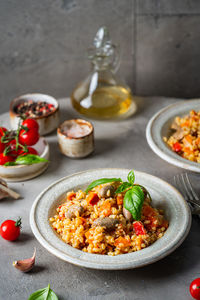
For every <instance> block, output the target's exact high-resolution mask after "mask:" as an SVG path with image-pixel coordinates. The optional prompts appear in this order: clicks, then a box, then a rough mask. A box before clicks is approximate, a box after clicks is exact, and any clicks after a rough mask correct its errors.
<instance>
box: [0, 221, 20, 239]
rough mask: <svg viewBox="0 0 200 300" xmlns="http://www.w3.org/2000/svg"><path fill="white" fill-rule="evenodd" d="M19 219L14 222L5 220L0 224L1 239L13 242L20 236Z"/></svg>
mask: <svg viewBox="0 0 200 300" xmlns="http://www.w3.org/2000/svg"><path fill="white" fill-rule="evenodd" d="M21 224H22V222H21V218H19V219H18V220H17V221H16V222H15V221H13V220H6V221H4V222H3V223H2V224H1V227H0V234H1V236H2V238H4V239H5V240H7V241H15V240H16V239H17V238H18V237H19V235H20V228H21Z"/></svg>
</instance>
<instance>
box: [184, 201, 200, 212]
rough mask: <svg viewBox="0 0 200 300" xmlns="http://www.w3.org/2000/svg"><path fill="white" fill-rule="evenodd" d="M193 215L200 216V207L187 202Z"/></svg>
mask: <svg viewBox="0 0 200 300" xmlns="http://www.w3.org/2000/svg"><path fill="white" fill-rule="evenodd" d="M187 202H188V205H189V207H190V209H191V213H192V214H193V215H200V205H198V204H194V203H193V202H190V201H187Z"/></svg>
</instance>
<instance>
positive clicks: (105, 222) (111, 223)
mask: <svg viewBox="0 0 200 300" xmlns="http://www.w3.org/2000/svg"><path fill="white" fill-rule="evenodd" d="M118 223H119V220H117V219H113V218H109V217H105V218H98V219H96V220H95V221H94V222H93V226H95V227H96V226H101V227H105V229H106V230H108V231H109V230H114V229H115V226H116V225H117V224H118Z"/></svg>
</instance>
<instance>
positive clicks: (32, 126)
mask: <svg viewBox="0 0 200 300" xmlns="http://www.w3.org/2000/svg"><path fill="white" fill-rule="evenodd" d="M22 125H23V126H26V127H27V128H28V129H36V130H37V131H38V130H39V125H38V123H37V121H35V120H34V119H26V120H24V121H23V122H22Z"/></svg>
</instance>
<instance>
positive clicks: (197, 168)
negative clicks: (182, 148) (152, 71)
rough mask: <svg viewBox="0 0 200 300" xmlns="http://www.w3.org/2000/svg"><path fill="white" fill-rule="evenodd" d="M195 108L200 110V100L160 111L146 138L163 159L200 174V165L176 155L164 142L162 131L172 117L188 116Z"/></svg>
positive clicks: (173, 105) (149, 123) (154, 118)
mask: <svg viewBox="0 0 200 300" xmlns="http://www.w3.org/2000/svg"><path fill="white" fill-rule="evenodd" d="M180 106H181V107H180ZM194 106H198V108H199V109H200V99H194V100H185V101H179V102H176V103H174V104H171V105H168V106H167V107H165V108H163V109H161V110H160V111H158V112H157V113H156V114H155V115H154V116H153V117H152V118H151V119H150V121H149V122H148V124H147V128H146V138H147V142H148V144H149V146H150V147H151V149H152V150H153V151H154V152H155V153H156V154H157V155H158V156H159V157H161V158H162V159H164V160H165V161H167V162H168V163H170V164H172V165H175V166H177V167H180V168H183V169H186V170H190V171H193V172H197V173H200V164H198V163H196V162H192V161H189V160H187V159H185V158H182V157H181V156H179V155H177V154H176V153H174V152H173V151H172V150H171V149H170V148H169V147H168V146H167V145H166V143H165V142H164V141H163V136H162V134H161V130H162V128H163V126H164V125H165V123H166V122H167V121H169V119H171V118H172V117H175V116H176V115H179V110H180V113H181V114H187V113H188V112H189V111H190V110H191V109H194Z"/></svg>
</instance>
